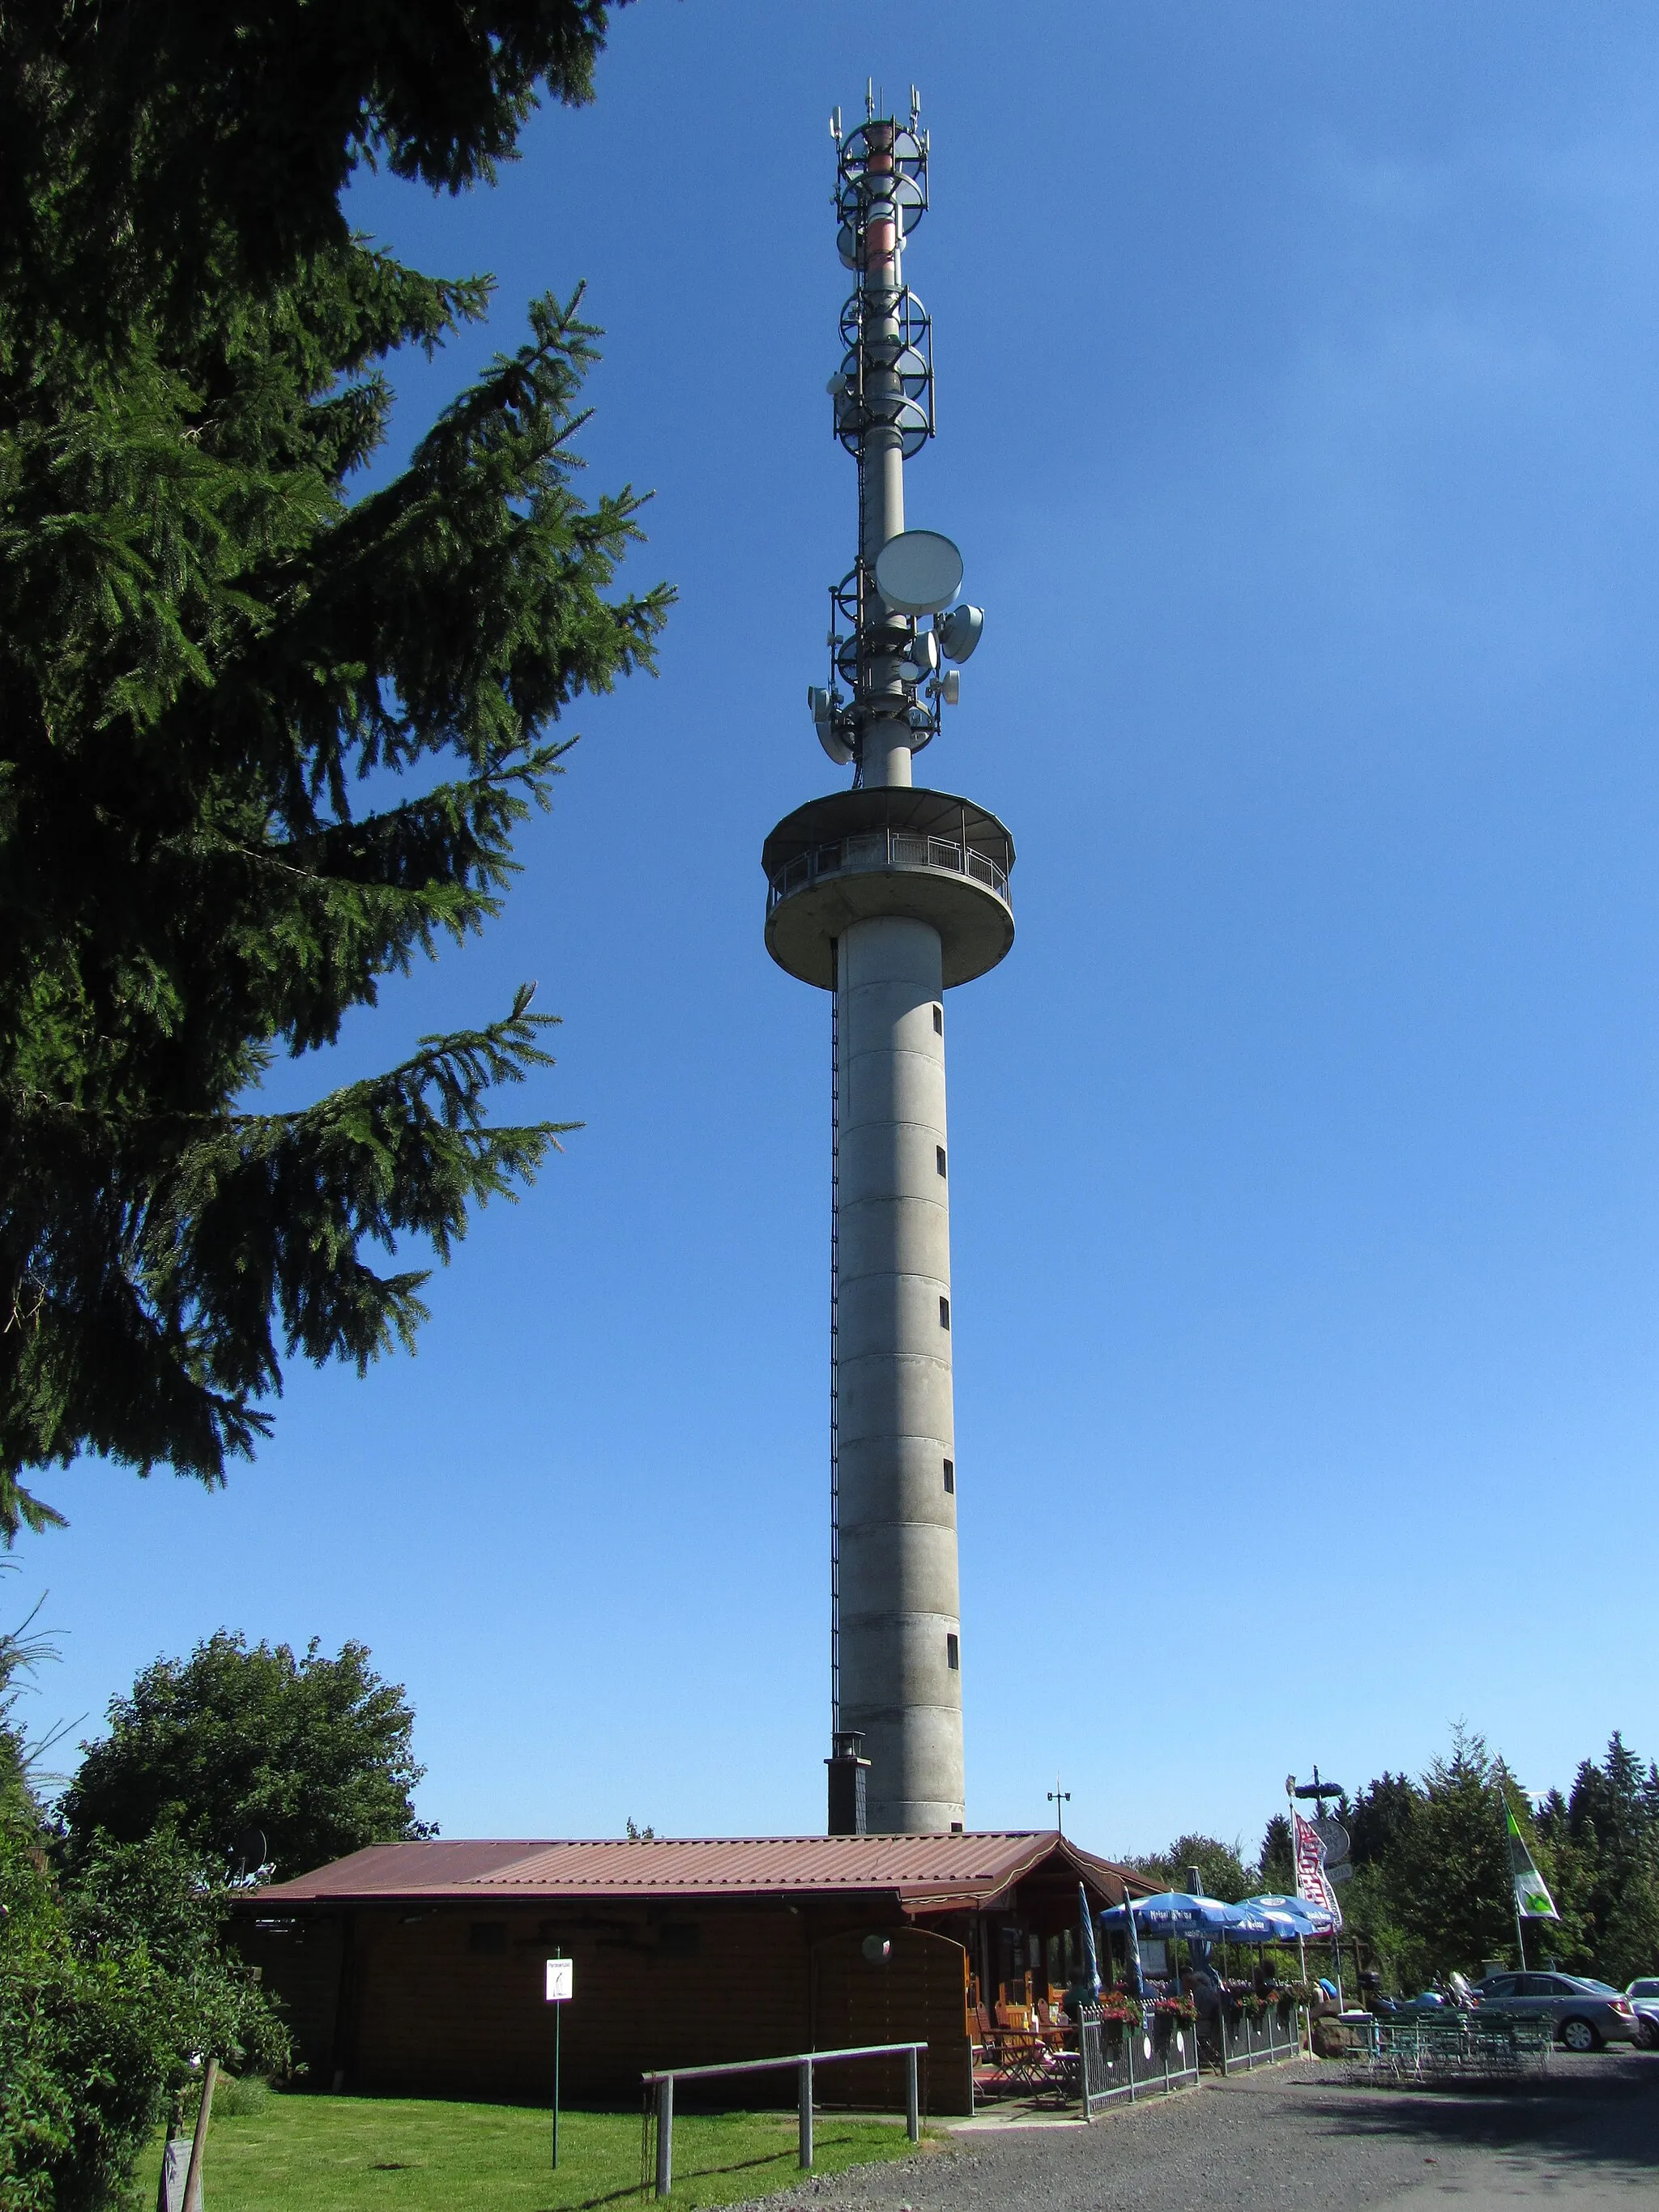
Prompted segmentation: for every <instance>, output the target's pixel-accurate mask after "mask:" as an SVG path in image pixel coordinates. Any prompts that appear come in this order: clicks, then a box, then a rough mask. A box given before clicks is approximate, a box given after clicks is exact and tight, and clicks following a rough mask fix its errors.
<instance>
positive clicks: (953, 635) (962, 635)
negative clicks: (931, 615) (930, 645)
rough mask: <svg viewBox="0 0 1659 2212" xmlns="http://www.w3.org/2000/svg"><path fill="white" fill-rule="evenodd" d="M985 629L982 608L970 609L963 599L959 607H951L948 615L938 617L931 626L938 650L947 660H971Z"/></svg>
mask: <svg viewBox="0 0 1659 2212" xmlns="http://www.w3.org/2000/svg"><path fill="white" fill-rule="evenodd" d="M984 629H985V610H984V608H983V607H970V606H969V605H968V602H967V601H966V600H965V599H964V600H963V603H962V605H960V606H957V607H952V608H951V611H950V613H949V614H948V615H940V616H939V619H938V620H937V621H936V622H935V623H934V624H933V635H934V636H935V637H936V638H937V639H938V640H939V651H940V652H941V653H943V654H944V655H945V659H947V660H967V659H971V657H972V655H973V651H974V647H975V646H976V645H977V644H978V643H979V641H980V638H981V635H982V634H983V632H984Z"/></svg>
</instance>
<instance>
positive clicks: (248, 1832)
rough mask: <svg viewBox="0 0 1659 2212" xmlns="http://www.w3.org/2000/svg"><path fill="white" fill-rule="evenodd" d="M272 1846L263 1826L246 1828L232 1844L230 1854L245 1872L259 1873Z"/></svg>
mask: <svg viewBox="0 0 1659 2212" xmlns="http://www.w3.org/2000/svg"><path fill="white" fill-rule="evenodd" d="M269 1849H270V1846H269V1845H268V1844H267V1843H266V1842H265V1835H264V1829H263V1828H252V1827H248V1828H244V1829H242V1830H241V1831H240V1833H239V1834H238V1835H237V1837H236V1839H235V1841H234V1843H233V1844H231V1847H230V1855H231V1857H232V1858H233V1859H234V1861H235V1862H236V1863H237V1865H238V1866H239V1867H240V1869H242V1871H243V1873H244V1874H258V1871H259V1869H260V1868H261V1867H262V1866H263V1865H264V1863H265V1855H266V1852H267V1851H268V1850H269Z"/></svg>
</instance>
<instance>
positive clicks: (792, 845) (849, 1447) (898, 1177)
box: [763, 94, 1013, 1832]
mask: <svg viewBox="0 0 1659 2212" xmlns="http://www.w3.org/2000/svg"><path fill="white" fill-rule="evenodd" d="M832 129H833V130H834V131H835V134H836V156H837V159H836V211H837V215H838V216H839V219H840V240H839V243H840V249H841V255H842V260H843V262H845V263H846V264H847V266H848V268H849V269H851V270H854V272H855V276H856V289H855V290H854V293H853V295H852V296H851V298H850V299H849V300H848V302H847V304H846V306H845V307H843V308H842V316H841V334H842V344H843V347H844V349H845V350H844V353H843V356H842V363H841V367H840V368H839V370H838V371H837V373H836V376H835V377H834V378H832V379H831V381H830V387H829V388H830V393H831V396H832V398H833V400H834V403H835V427H836V436H837V437H838V438H839V439H840V440H841V441H842V444H843V445H844V446H845V447H847V449H848V452H849V453H851V454H852V455H853V457H854V459H855V460H856V462H857V464H858V480H859V546H858V556H857V559H856V561H855V562H854V567H853V568H852V569H851V571H850V572H849V573H848V575H846V576H845V577H843V578H842V581H841V582H840V583H839V584H837V585H836V586H834V587H833V590H832V592H831V608H832V621H831V629H830V639H829V648H830V683H829V688H828V689H827V690H822V691H820V690H814V691H813V692H812V693H811V705H812V712H813V719H814V720H815V722H816V723H817V731H818V737H819V741H820V743H821V744H823V749H824V750H825V751H826V752H827V753H828V754H829V757H830V758H831V759H832V760H834V761H836V762H837V763H840V764H842V765H843V766H845V765H853V766H854V767H855V769H856V771H857V776H856V782H855V785H854V788H853V789H852V790H850V791H845V790H844V791H842V792H839V793H833V794H831V795H830V796H829V797H827V798H824V799H815V800H813V801H812V802H811V804H809V805H805V806H803V807H800V808H798V809H797V810H796V811H795V812H794V813H793V814H792V815H790V816H789V817H787V819H786V820H784V821H783V822H781V823H779V824H778V826H777V828H776V829H774V831H773V832H772V834H771V836H769V838H768V839H767V841H766V848H765V852H764V854H763V865H764V866H765V869H766V874H767V885H768V896H767V922H766V942H767V945H768V949H769V951H770V952H771V954H772V956H773V957H774V958H775V960H776V961H777V962H778V963H779V964H780V965H781V967H783V968H785V969H787V971H788V972H789V973H790V974H791V975H796V976H799V978H800V979H801V980H802V981H806V982H811V983H815V984H817V985H818V986H819V987H823V988H827V989H829V990H830V991H832V992H833V993H834V994H835V1000H836V1008H835V1012H836V1019H835V1031H836V1092H835V1095H836V1118H835V1167H836V1173H835V1189H836V1212H835V1234H834V1237H833V1238H832V1245H831V1249H832V1253H833V1255H834V1261H833V1287H832V1299H833V1320H832V1330H831V1341H832V1346H833V1350H832V1419H831V1499H832V1532H833V1533H832V1543H831V1554H830V1556H831V1631H830V1635H831V1662H830V1666H831V1703H832V1732H833V1741H834V1745H835V1755H834V1757H833V1758H832V1759H831V1760H830V1826H831V1830H832V1832H834V1831H836V1830H837V1829H844V1828H848V1827H853V1826H866V1825H867V1826H869V1827H870V1828H872V1829H875V1830H886V1831H889V1832H894V1831H897V1832H905V1831H909V1832H918V1831H919V1832H928V1831H939V1830H945V1829H949V1828H953V1827H959V1826H963V1824H964V1821H965V1818H966V1815H965V1812H964V1807H963V1733H962V1668H963V1638H962V1625H961V1620H960V1618H959V1598H958V1594H957V1483H956V1435H955V1412H954V1405H953V1393H952V1383H951V1330H952V1320H953V1316H952V1311H951V1207H950V1190H951V1172H950V1167H951V1163H950V1140H949V1137H948V1134H947V1131H946V1121H945V991H946V990H947V989H950V988H952V987H955V986H957V985H958V984H961V983H965V982H969V981H972V980H973V978H974V977H975V976H976V975H983V974H984V973H985V971H986V970H987V969H988V968H991V967H994V965H995V964H996V963H997V962H998V961H999V960H1000V959H1001V958H1002V957H1004V955H1005V954H1006V952H1007V951H1008V948H1009V946H1010V945H1011V944H1012V941H1013V916H1012V910H1011V908H1010V904H1009V898H1008V871H1009V869H1010V868H1011V867H1012V865H1013V846H1012V841H1011V839H1010V838H1009V836H1008V833H1007V831H1006V829H1004V827H1003V825H1002V824H1001V823H1000V822H999V821H998V820H997V819H996V817H994V815H990V814H987V812H986V811H984V810H983V809H982V808H981V807H978V806H975V805H972V804H971V803H970V802H969V801H968V800H966V799H959V798H956V797H953V796H952V795H951V794H949V793H944V792H938V791H932V790H928V789H926V788H921V787H916V785H915V780H914V772H913V768H912V759H913V756H914V754H915V751H916V750H918V749H919V748H920V747H921V746H923V745H926V744H928V743H930V742H931V740H932V739H933V737H934V736H935V735H937V733H938V730H939V714H940V709H941V708H942V707H943V706H944V705H945V704H947V703H949V702H953V701H954V699H955V697H956V687H957V678H956V677H955V676H954V674H951V675H947V674H946V673H945V671H944V669H943V667H942V665H941V663H942V661H943V660H945V659H950V660H963V659H966V658H967V657H968V654H969V653H970V652H971V651H972V650H973V647H974V644H975V641H977V638H978V635H979V629H980V624H981V616H980V614H979V611H978V610H977V609H969V608H965V607H952V605H951V602H952V600H953V599H954V597H955V592H956V589H957V586H958V585H959V584H960V581H961V574H962V564H961V557H960V556H959V555H958V554H957V551H956V549H955V547H954V546H952V545H951V543H950V541H949V540H948V539H946V538H941V537H939V535H938V534H937V533H935V532H909V531H907V530H906V527H905V513H904V464H905V461H906V459H908V458H910V457H912V456H914V455H915V453H918V452H920V450H921V447H922V446H923V445H924V444H925V443H926V442H927V440H928V439H929V438H930V437H931V436H932V435H933V341H932V331H931V327H930V325H929V323H928V320H927V313H926V310H925V309H924V308H923V307H922V306H921V301H919V300H917V298H916V297H915V294H914V293H913V292H912V291H911V290H910V289H909V287H908V284H907V283H906V282H905V280H904V271H903V261H904V241H905V235H906V234H907V232H908V231H909V230H910V229H912V228H914V226H915V223H916V222H918V221H919V220H920V219H921V216H922V215H923V214H924V213H925V212H926V210H927V137H926V135H925V134H924V133H923V132H922V131H921V128H920V125H919V123H918V118H917V110H916V103H915V95H914V94H912V100H911V111H910V116H909V119H908V123H907V122H901V121H899V120H896V119H895V118H890V117H878V116H877V115H875V114H874V112H871V113H869V114H868V115H867V116H866V120H865V121H864V122H863V123H862V124H861V125H860V126H859V128H858V129H857V130H855V131H852V132H851V133H849V134H848V135H847V136H846V137H842V132H841V128H840V122H839V118H837V119H836V123H835V124H834V125H832ZM941 562H942V563H943V566H942V568H941ZM941 576H942V577H943V582H942V583H941V582H940V581H939V579H940V578H941ZM946 609H950V611H949V612H948V613H946V612H945V610H946ZM919 614H920V615H928V614H932V616H933V626H932V628H931V629H923V628H922V627H921V623H920V622H919V621H918V618H917V617H918V615H919ZM843 687H844V688H843ZM854 1778H855V1779H856V1783H857V1788H856V1790H854V1789H851V1788H849V1787H848V1786H847V1785H848V1782H849V1780H851V1779H854Z"/></svg>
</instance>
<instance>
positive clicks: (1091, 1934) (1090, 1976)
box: [1077, 1882, 1100, 2004]
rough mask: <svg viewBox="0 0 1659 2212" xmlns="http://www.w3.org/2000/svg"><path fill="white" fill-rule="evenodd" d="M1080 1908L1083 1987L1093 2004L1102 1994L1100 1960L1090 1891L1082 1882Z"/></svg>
mask: <svg viewBox="0 0 1659 2212" xmlns="http://www.w3.org/2000/svg"><path fill="white" fill-rule="evenodd" d="M1077 1901H1078V1910H1079V1913H1080V1914H1081V1916H1082V1920H1083V1973H1082V1976H1081V1980H1082V1984H1083V1987H1084V1988H1085V1990H1087V1991H1088V1994H1089V2002H1091V2004H1092V2003H1093V2002H1094V2001H1095V1999H1096V1998H1097V1996H1099V1995H1100V1962H1099V1960H1098V1959H1097V1956H1096V1954H1095V1923H1094V1917H1093V1915H1092V1914H1091V1912H1090V1911H1089V1893H1088V1891H1087V1890H1086V1889H1085V1887H1083V1884H1082V1883H1081V1882H1079V1884H1078V1886H1077Z"/></svg>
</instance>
